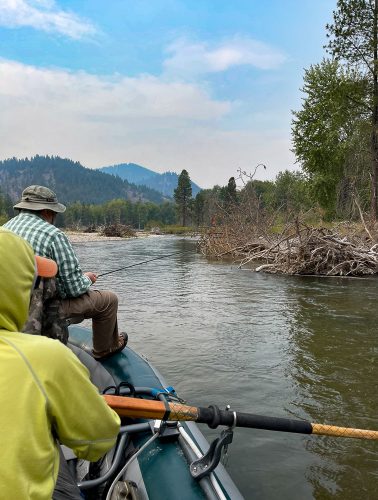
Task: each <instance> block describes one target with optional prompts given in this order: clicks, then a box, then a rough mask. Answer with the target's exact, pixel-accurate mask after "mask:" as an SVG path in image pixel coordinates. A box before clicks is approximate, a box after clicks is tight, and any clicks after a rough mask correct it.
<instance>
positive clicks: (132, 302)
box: [75, 236, 378, 500]
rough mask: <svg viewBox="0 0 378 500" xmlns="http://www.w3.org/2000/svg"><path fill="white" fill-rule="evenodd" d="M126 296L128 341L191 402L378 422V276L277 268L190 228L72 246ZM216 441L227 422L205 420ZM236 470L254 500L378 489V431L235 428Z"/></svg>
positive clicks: (377, 493)
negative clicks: (212, 252) (206, 249)
mask: <svg viewBox="0 0 378 500" xmlns="http://www.w3.org/2000/svg"><path fill="white" fill-rule="evenodd" d="M75 249H76V251H77V254H78V256H79V259H80V262H81V265H82V267H83V269H84V270H87V271H89V270H91V271H95V272H98V273H101V272H107V271H110V270H113V269H117V268H119V267H122V266H126V265H129V264H130V265H131V264H134V263H137V262H141V261H144V260H147V259H149V258H154V257H159V256H162V255H165V254H171V253H173V252H180V253H178V254H177V255H174V256H171V257H168V258H167V259H162V260H156V261H155V262H150V263H148V264H143V265H140V266H136V267H133V268H131V269H127V270H124V271H120V272H118V273H113V274H109V275H107V276H104V277H102V278H99V280H98V282H97V283H96V286H97V287H98V288H100V289H101V288H104V289H106V288H108V289H111V290H113V291H115V292H116V293H117V295H118V297H119V323H120V326H121V329H122V330H125V331H127V332H128V334H129V345H130V346H131V347H132V348H134V349H135V350H136V351H138V352H142V353H143V354H145V355H146V356H147V357H148V359H149V360H150V361H151V362H152V363H153V364H154V365H155V366H156V367H157V368H158V370H159V371H160V372H161V373H162V374H163V375H164V377H165V378H166V380H167V381H168V382H169V383H170V384H171V385H173V386H174V387H175V389H176V390H177V392H178V393H179V395H180V396H181V397H182V398H184V399H186V400H187V401H188V403H192V404H194V405H199V406H201V405H202V406H208V405H209V404H217V405H219V406H220V407H221V408H224V407H225V406H226V404H230V405H231V408H232V409H235V410H238V411H244V412H252V413H257V414H261V415H269V416H276V417H289V418H299V419H306V420H309V421H311V422H317V423H327V424H332V425H338V426H345V427H358V428H363V429H365V428H367V429H378V412H377V410H378V404H377V401H378V396H377V355H378V335H377V316H378V313H377V300H378V280H377V279H375V278H367V279H347V278H345V279H343V278H313V277H293V276H279V275H268V274H260V273H256V272H253V271H252V270H248V269H238V268H237V266H236V265H232V264H231V263H224V262H218V261H216V262H209V261H207V260H206V259H205V258H204V257H203V256H202V255H200V254H198V253H196V242H195V241H194V240H193V239H190V238H179V237H169V236H150V237H148V238H139V239H132V240H125V241H101V242H90V243H80V244H75ZM201 430H202V431H203V432H204V434H205V435H206V436H207V437H208V438H209V439H211V438H212V437H215V436H217V435H218V434H219V430H215V431H211V430H209V429H208V428H207V427H206V426H201ZM228 455H229V456H228V464H227V469H228V471H229V473H230V475H231V476H232V478H233V479H234V481H235V483H236V484H237V485H238V487H239V489H240V491H241V493H242V494H243V495H244V496H245V498H246V499H250V498H251V499H252V498H256V499H269V500H275V499H277V500H278V499H280V500H286V499H287V500H289V499H290V500H295V499H298V500H303V499H311V498H316V499H328V498H332V499H335V498H340V499H343V500H348V499H351V500H352V499H353V500H355V499H370V498H371V499H376V498H378V442H376V441H366V440H356V439H343V438H333V437H319V436H305V435H299V434H287V433H279V432H271V431H262V430H254V429H236V431H235V435H234V440H233V443H232V444H231V445H230V447H229V453H228Z"/></svg>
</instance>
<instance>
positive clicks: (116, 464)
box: [63, 325, 243, 500]
mask: <svg viewBox="0 0 378 500" xmlns="http://www.w3.org/2000/svg"><path fill="white" fill-rule="evenodd" d="M69 332H70V336H69V347H70V348H71V349H72V350H73V351H74V352H75V354H77V356H78V357H79V358H80V359H81V361H82V362H83V363H84V364H85V365H86V366H87V368H88V369H89V371H90V375H91V380H92V382H93V383H94V384H95V385H97V387H98V388H99V390H100V392H105V393H107V394H120V395H122V396H125V397H127V396H134V397H141V398H147V399H159V400H162V401H164V400H167V401H178V400H179V401H180V399H179V397H178V395H177V394H176V392H175V390H174V389H173V387H169V386H168V385H167V383H166V382H165V380H164V378H163V377H162V376H161V375H160V374H159V372H158V371H157V370H156V369H155V368H154V367H153V366H152V365H151V363H149V361H148V360H147V359H146V358H145V357H143V356H142V355H140V354H138V353H137V352H135V351H134V350H133V349H131V348H130V347H128V346H127V347H126V348H125V349H124V350H123V351H122V352H120V353H118V354H115V355H114V356H112V357H111V358H109V359H107V360H104V361H102V362H101V363H99V362H97V361H96V360H94V358H93V357H92V356H91V355H90V352H91V349H92V332H91V331H90V330H89V329H88V328H83V327H80V326H77V325H71V326H70V327H69ZM219 432H220V436H219V438H216V439H215V440H214V442H213V443H212V444H211V446H210V445H209V443H208V442H207V440H206V439H205V437H204V436H203V434H202V433H201V431H200V430H199V428H198V426H197V424H196V423H195V422H161V421H160V420H154V421H148V420H145V419H129V418H127V419H123V420H122V426H121V432H120V435H119V438H118V441H117V444H116V446H115V448H114V449H113V450H111V452H109V453H108V454H107V455H106V456H105V457H104V458H103V459H102V460H101V461H100V462H97V463H96V464H89V462H85V461H80V460H77V459H76V458H75V457H74V456H73V455H72V454H70V450H68V449H65V448H64V447H63V452H64V455H65V457H66V459H67V461H68V464H69V466H70V469H71V471H72V472H73V473H74V474H76V477H77V482H78V485H79V488H80V490H81V493H82V496H83V498H86V499H100V500H118V499H132V500H170V499H172V500H173V499H180V500H197V499H209V500H239V499H242V498H243V497H242V495H241V494H240V492H239V490H238V489H237V487H236V485H235V484H234V482H233V481H232V479H231V477H230V476H229V474H228V473H227V471H226V470H225V468H224V467H223V465H222V464H221V463H220V458H221V454H222V452H223V450H224V448H225V447H226V446H227V445H228V444H229V443H230V442H231V441H232V429H228V430H227V431H222V429H221V430H220V431H219ZM226 434H227V435H226Z"/></svg>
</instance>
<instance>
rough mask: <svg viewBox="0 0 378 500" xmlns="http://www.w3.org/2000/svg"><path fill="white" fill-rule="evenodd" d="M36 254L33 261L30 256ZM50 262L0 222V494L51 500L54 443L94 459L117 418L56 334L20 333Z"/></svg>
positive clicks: (52, 269) (111, 440) (106, 445)
mask: <svg viewBox="0 0 378 500" xmlns="http://www.w3.org/2000/svg"><path fill="white" fill-rule="evenodd" d="M36 259H37V260H36ZM56 269H57V268H56V265H55V263H54V262H53V261H51V260H49V259H43V258H40V257H38V258H36V257H35V256H34V252H33V250H32V248H31V246H30V245H29V244H28V243H27V242H26V241H25V240H24V239H22V238H20V237H19V236H17V235H15V234H14V233H12V232H10V231H7V230H5V229H2V228H0V406H1V412H0V443H1V453H0V498H1V499H4V500H8V499H9V500H10V499H17V500H37V499H38V500H45V499H46V500H47V499H51V497H52V495H53V490H54V487H55V483H56V479H57V474H58V468H59V445H58V443H57V439H58V440H59V442H60V443H62V444H65V445H66V446H68V447H69V448H71V449H72V450H73V451H74V452H75V454H76V456H77V457H78V458H84V459H86V460H90V461H96V460H98V459H99V458H100V457H101V456H103V455H104V454H105V453H106V452H107V451H108V450H109V449H110V448H111V447H112V446H113V445H114V444H115V441H116V437H117V434H118V431H119V425H120V420H119V417H118V415H117V414H116V413H115V412H114V411H113V410H111V409H110V408H109V407H108V406H107V404H106V403H105V401H104V399H103V398H102V397H101V396H100V395H99V393H98V391H97V389H96V387H95V386H94V385H93V384H92V383H91V382H90V380H89V374H88V370H87V369H86V368H85V367H84V365H82V364H81V363H80V361H79V360H78V359H77V358H76V356H75V355H74V354H73V353H72V352H71V351H70V350H69V349H68V348H67V347H65V346H64V345H63V344H62V343H61V342H59V341H58V340H52V339H48V338H46V337H42V336H35V335H28V334H25V333H20V331H21V329H22V326H23V324H24V322H25V321H26V319H27V316H28V308H29V301H30V293H31V291H32V288H33V285H34V281H35V278H36V274H37V273H38V274H40V275H42V276H46V277H51V276H53V275H54V273H56Z"/></svg>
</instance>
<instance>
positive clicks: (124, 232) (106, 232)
mask: <svg viewBox="0 0 378 500" xmlns="http://www.w3.org/2000/svg"><path fill="white" fill-rule="evenodd" d="M100 234H101V236H113V237H114V236H118V237H120V238H131V237H133V236H135V231H134V229H133V228H132V227H130V226H125V225H124V224H108V225H107V226H103V227H102V228H101V230H100Z"/></svg>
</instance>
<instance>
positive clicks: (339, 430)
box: [311, 424, 378, 440]
mask: <svg viewBox="0 0 378 500" xmlns="http://www.w3.org/2000/svg"><path fill="white" fill-rule="evenodd" d="M311 425H312V434H319V435H321V436H337V437H347V438H356V439H377V440H378V431H371V430H369V429H354V428H353V427H336V426H334V425H325V424H311Z"/></svg>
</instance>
